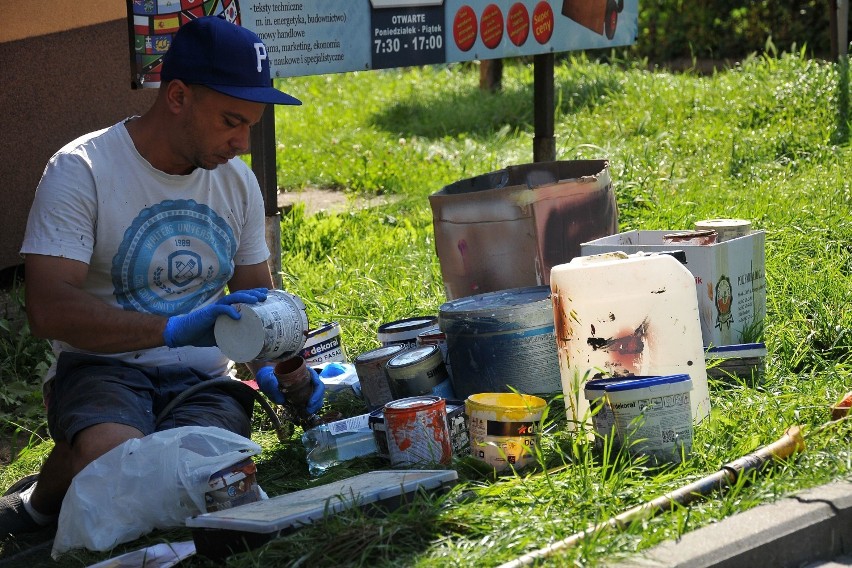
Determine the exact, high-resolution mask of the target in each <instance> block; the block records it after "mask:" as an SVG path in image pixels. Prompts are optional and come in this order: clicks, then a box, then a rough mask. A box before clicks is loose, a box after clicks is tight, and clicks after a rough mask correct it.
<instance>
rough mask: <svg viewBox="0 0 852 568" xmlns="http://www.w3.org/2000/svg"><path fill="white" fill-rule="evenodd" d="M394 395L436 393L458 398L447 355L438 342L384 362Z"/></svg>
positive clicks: (404, 352) (401, 396) (408, 350)
mask: <svg viewBox="0 0 852 568" xmlns="http://www.w3.org/2000/svg"><path fill="white" fill-rule="evenodd" d="M385 368H386V370H387V374H388V383H389V385H390V390H391V393H392V394H393V397H394V398H405V397H409V396H420V395H436V396H440V397H443V398H455V396H454V395H453V386H452V384H451V383H450V375H449V373H447V366H446V365H444V357H443V355H441V350H440V349H439V348H438V346H437V345H424V346H423V347H415V348H414V349H406V350H404V351H402V352H401V353H400V354H399V355H397V356H396V357H394V358H393V359H391V360H390V361H388V362H387V365H385Z"/></svg>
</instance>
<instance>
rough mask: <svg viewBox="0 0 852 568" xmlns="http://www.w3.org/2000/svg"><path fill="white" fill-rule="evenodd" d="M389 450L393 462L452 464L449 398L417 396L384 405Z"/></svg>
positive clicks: (397, 463) (395, 463) (396, 463)
mask: <svg viewBox="0 0 852 568" xmlns="http://www.w3.org/2000/svg"><path fill="white" fill-rule="evenodd" d="M384 417H385V430H386V435H387V440H388V454H389V455H390V461H391V465H393V466H413V465H418V466H422V465H427V464H442V465H449V464H450V463H451V462H452V459H453V448H452V443H451V442H450V432H449V428H448V427H447V407H446V401H445V400H444V399H443V398H441V397H438V396H414V397H408V398H401V399H399V400H393V401H391V402H389V403H387V404H386V405H385V408H384Z"/></svg>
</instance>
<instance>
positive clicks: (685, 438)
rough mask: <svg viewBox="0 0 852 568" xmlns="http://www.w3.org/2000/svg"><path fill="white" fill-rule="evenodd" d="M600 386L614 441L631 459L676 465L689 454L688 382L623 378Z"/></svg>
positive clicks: (684, 378) (671, 377)
mask: <svg viewBox="0 0 852 568" xmlns="http://www.w3.org/2000/svg"><path fill="white" fill-rule="evenodd" d="M621 379H622V380H619V381H616V382H613V383H610V384H607V385H606V386H605V387H604V393H605V394H606V401H607V403H608V405H609V407H610V409H611V410H612V414H613V417H614V420H615V429H616V432H617V433H618V441H619V443H620V444H621V445H622V446H623V447H626V448H627V450H628V452H630V454H631V455H633V456H641V455H647V456H649V457H650V459H651V460H652V461H653V462H655V463H658V464H659V463H666V462H669V463H679V462H680V461H681V459H682V458H683V457H685V456H688V455H689V454H690V453H691V452H692V436H693V425H692V411H691V400H690V392H691V391H692V379H691V378H690V376H689V375H687V374H677V375H661V376H650V377H638V376H626V377H622V378H621Z"/></svg>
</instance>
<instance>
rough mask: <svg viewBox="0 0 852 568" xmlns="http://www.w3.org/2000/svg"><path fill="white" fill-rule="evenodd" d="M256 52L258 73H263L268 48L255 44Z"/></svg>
mask: <svg viewBox="0 0 852 568" xmlns="http://www.w3.org/2000/svg"><path fill="white" fill-rule="evenodd" d="M254 51H255V53H256V54H257V72H258V73H260V72H261V71H263V65H262V63H261V62H262V61H263V60H264V59H266V46H265V45H263V44H262V43H256V44H254Z"/></svg>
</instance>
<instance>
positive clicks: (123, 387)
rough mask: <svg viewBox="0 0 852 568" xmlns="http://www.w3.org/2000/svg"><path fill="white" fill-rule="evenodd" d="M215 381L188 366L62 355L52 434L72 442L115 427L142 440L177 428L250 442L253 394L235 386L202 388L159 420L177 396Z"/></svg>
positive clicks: (50, 423)
mask: <svg viewBox="0 0 852 568" xmlns="http://www.w3.org/2000/svg"><path fill="white" fill-rule="evenodd" d="M213 378H214V377H211V376H210V375H207V374H204V373H201V372H199V371H196V370H195V369H191V368H189V367H177V366H163V367H141V366H138V365H132V364H129V363H124V362H122V361H119V360H118V359H113V358H111V357H101V356H94V355H86V354H82V353H62V354H61V355H60V356H59V359H58V360H57V366H56V376H55V377H54V378H53V380H52V383H53V384H52V389H51V393H50V404H49V405H48V409H47V425H48V428H49V429H50V435H51V437H52V438H53V439H54V440H56V441H69V442H71V441H73V440H74V436H75V435H76V434H77V433H78V432H80V431H81V430H83V429H84V428H88V427H89V426H94V425H96V424H105V423H116V424H124V425H127V426H132V427H133V428H136V429H137V430H139V431H141V432H142V433H143V434H144V435H148V434H152V433H154V432H157V431H160V430H167V429H169V428H176V427H179V426H218V427H219V428H224V429H225V430H229V431H231V432H235V433H237V434H239V435H241V436H244V437H246V438H250V437H251V412H252V408H253V406H254V395H253V394H252V393H251V392H250V390H249V387H246V386H243V385H240V384H239V381H234V385H233V386H231V385H230V384H229V385H228V386H227V387H226V388H223V387H210V388H202V389H201V390H199V391H197V392H195V393H194V394H192V395H191V396H189V397H187V398H186V400H184V401H182V402H180V403H179V404H178V405H177V406H175V407H174V409H172V411H170V412H169V413H168V414H167V415H165V416H163V417H160V414H161V412H162V411H163V410H164V409H165V408H166V406H167V405H168V404H169V403H170V402H171V401H172V400H173V399H174V398H175V397H177V396H178V395H179V394H180V393H181V392H183V391H185V390H186V389H188V388H190V387H192V386H194V385H197V384H199V383H202V382H205V381H210V380H212V379H213ZM158 417H160V418H161V420H160V421H159V423H158Z"/></svg>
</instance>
